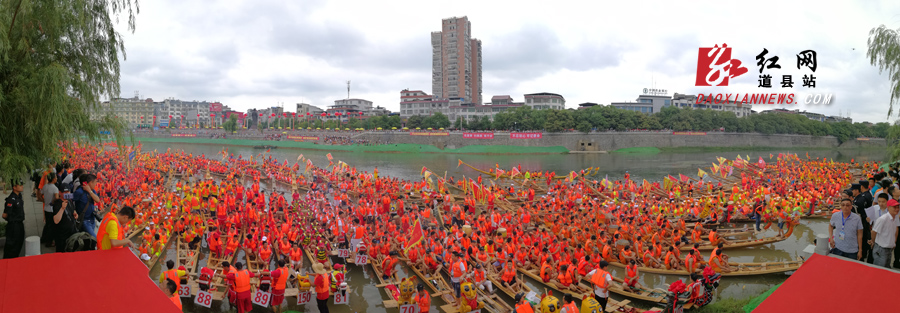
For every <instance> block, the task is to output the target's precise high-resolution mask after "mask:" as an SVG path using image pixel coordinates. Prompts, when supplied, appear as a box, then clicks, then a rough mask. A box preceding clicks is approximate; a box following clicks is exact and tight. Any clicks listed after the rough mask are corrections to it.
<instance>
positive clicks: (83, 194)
mask: <svg viewBox="0 0 900 313" xmlns="http://www.w3.org/2000/svg"><path fill="white" fill-rule="evenodd" d="M96 179H97V176H96V175H94V174H82V175H81V177H79V178H78V180H79V181H80V182H81V185H80V186H78V188H77V189H75V195H74V198H75V199H74V200H75V211H77V212H78V215H80V216H81V219H82V221H81V223H82V229H83V230H84V231H86V232H87V233H89V234H91V236H94V237H97V220H96V218H95V217H94V213H95V212H94V208H95V204H96V203H97V202H100V197H99V196H97V194H96V193H94V190H93V187H94V181H95V180H96ZM97 242H100V240H99V238H98V240H97Z"/></svg>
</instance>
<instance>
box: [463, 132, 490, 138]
mask: <svg viewBox="0 0 900 313" xmlns="http://www.w3.org/2000/svg"><path fill="white" fill-rule="evenodd" d="M463 138H466V139H494V133H463Z"/></svg>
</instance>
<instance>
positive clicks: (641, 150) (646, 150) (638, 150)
mask: <svg viewBox="0 0 900 313" xmlns="http://www.w3.org/2000/svg"><path fill="white" fill-rule="evenodd" d="M797 148H802V149H803V150H809V151H813V150H834V149H836V148H828V147H793V148H783V147H782V148H779V147H663V148H656V147H634V148H623V149H618V150H614V151H612V153H621V154H644V155H647V154H657V153H663V152H665V153H692V152H729V151H772V150H775V151H777V150H791V149H797ZM862 149H866V150H868V149H872V150H877V149H880V148H874V147H867V148H862ZM882 150H883V149H882Z"/></svg>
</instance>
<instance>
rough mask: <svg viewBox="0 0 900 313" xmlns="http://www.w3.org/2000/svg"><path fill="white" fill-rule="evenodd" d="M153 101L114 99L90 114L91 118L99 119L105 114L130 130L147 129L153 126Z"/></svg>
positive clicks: (136, 98)
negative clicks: (119, 121)
mask: <svg viewBox="0 0 900 313" xmlns="http://www.w3.org/2000/svg"><path fill="white" fill-rule="evenodd" d="M155 113H156V112H155V105H154V102H153V99H150V98H147V99H140V98H139V97H137V96H135V97H134V98H115V99H112V100H110V101H104V102H102V103H100V105H99V107H98V109H97V110H96V111H94V112H93V113H92V114H91V118H93V119H95V120H96V119H99V118H100V117H101V116H105V115H107V114H109V115H112V116H113V117H116V118H119V119H121V120H122V121H123V122H125V123H126V125H127V126H128V127H130V128H135V127H149V126H151V125H152V124H153V117H154V116H155V115H156V114H155Z"/></svg>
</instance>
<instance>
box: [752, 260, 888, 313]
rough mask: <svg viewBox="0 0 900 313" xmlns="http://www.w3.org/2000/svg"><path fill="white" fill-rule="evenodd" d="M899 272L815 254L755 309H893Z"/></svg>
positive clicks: (869, 310) (828, 310) (783, 310)
mask: <svg viewBox="0 0 900 313" xmlns="http://www.w3.org/2000/svg"><path fill="white" fill-rule="evenodd" d="M898 290H900V273H897V272H895V271H892V270H888V269H886V268H883V267H875V266H871V265H868V264H863V263H859V262H854V261H851V260H848V259H845V258H841V257H834V256H823V255H818V254H813V255H812V257H810V259H809V260H808V261H806V262H805V263H803V266H801V267H800V269H798V270H797V271H796V272H795V273H794V275H791V277H790V278H788V279H787V280H786V281H785V282H784V284H782V285H781V287H779V288H778V290H776V291H775V292H774V293H772V295H770V296H769V297H768V298H766V300H765V301H763V302H762V303H761V304H760V305H759V306H758V307H756V309H755V310H753V312H764V313H765V312H892V311H896V309H891V308H893V307H896V305H897V304H896V303H895V302H894V301H895V300H896V299H897V291H898Z"/></svg>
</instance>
